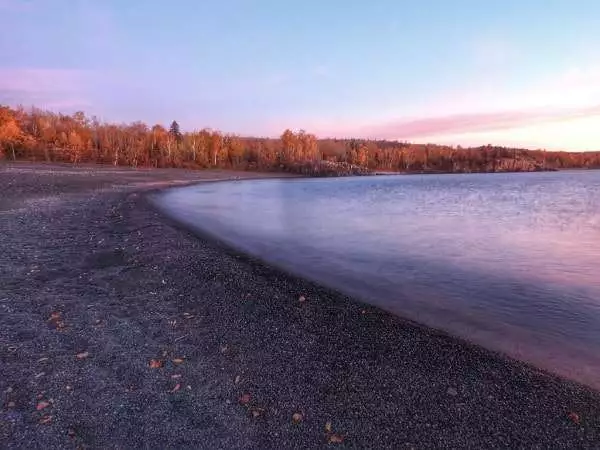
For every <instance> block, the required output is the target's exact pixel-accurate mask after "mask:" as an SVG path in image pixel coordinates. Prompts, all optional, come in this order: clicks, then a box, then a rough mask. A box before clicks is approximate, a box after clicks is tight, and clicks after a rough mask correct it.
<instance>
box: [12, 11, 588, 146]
mask: <svg viewBox="0 0 600 450" xmlns="http://www.w3.org/2000/svg"><path fill="white" fill-rule="evenodd" d="M0 104H9V105H12V106H16V105H18V104H21V105H24V106H26V107H28V106H31V105H35V106H38V107H41V108H44V109H50V110H53V111H60V112H65V113H71V112H74V111H77V110H83V111H85V112H86V114H87V115H89V116H91V115H96V116H98V117H99V118H101V119H103V120H107V121H111V122H112V121H114V122H132V121H135V120H142V121H144V122H146V123H148V124H154V123H161V124H168V123H170V122H171V121H172V120H177V121H178V122H179V123H180V125H181V126H182V128H183V129H186V130H193V129H201V128H205V127H208V128H213V129H219V130H222V131H224V132H231V133H238V134H242V135H258V136H277V135H279V134H281V132H282V131H283V130H284V129H286V128H291V129H294V130H299V129H304V130H306V131H308V132H311V133H315V134H317V135H318V136H320V137H366V138H385V139H398V140H403V141H411V142H430V143H444V144H451V145H463V146H468V145H485V144H488V143H490V144H498V145H517V146H522V147H527V148H547V149H559V150H600V1H597V0H526V1H525V0H487V1H482V0H453V1H447V0H372V1H366V0H296V1H292V0H214V1H213V0H172V1H170V2H167V1H164V0H161V1H158V0H144V1H142V0H0Z"/></svg>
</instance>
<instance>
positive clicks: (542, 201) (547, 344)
mask: <svg viewBox="0 0 600 450" xmlns="http://www.w3.org/2000/svg"><path fill="white" fill-rule="evenodd" d="M160 201H161V204H162V205H163V207H164V208H166V209H167V210H168V211H169V212H170V213H171V214H174V215H176V216H178V217H179V218H180V219H181V220H184V221H186V222H189V223H191V224H193V225H195V226H198V227H200V228H202V229H205V230H208V231H210V232H211V233H214V234H216V235H218V236H219V237H220V238H221V239H224V240H226V241H228V242H230V243H231V244H233V245H235V246H237V247H239V248H242V249H243V250H245V251H247V252H250V253H252V254H255V255H258V256H260V257H262V258H263V259H265V260H267V261H269V262H271V263H275V264H278V265H280V266H282V267H284V268H286V269H288V270H291V271H293V272H295V273H298V274H300V275H303V276H306V277H310V278H312V279H314V280H317V281H319V282H321V283H323V284H326V285H328V286H331V287H334V288H337V289H339V290H341V291H344V292H346V293H348V294H351V295H354V296H357V297H360V298H362V299H363V300H365V301H367V302H370V303H372V304H375V305H378V306H381V307H383V308H385V309H387V310H389V311H392V312H394V313H396V314H399V315H401V316H404V317H408V318H410V319H413V320H417V321H419V322H421V323H424V324H427V325H430V326H433V327H436V328H440V329H443V330H446V331H449V332H450V333H452V334H455V335H459V336H462V337H464V338H466V339H468V340H470V341H473V342H477V343H479V344H482V345H484V346H486V347H489V348H493V349H497V350H501V351H504V352H506V353H508V354H510V355H512V356H514V357H517V358H520V359H523V360H527V361H529V362H532V363H534V364H537V365H538V366H541V367H544V368H546V369H550V370H553V371H555V372H558V373H561V374H563V375H566V376H569V377H572V378H575V379H578V380H580V381H583V382H586V383H588V384H591V385H594V386H596V387H600V171H589V172H554V173H531V174H482V175H439V176H438V175H425V176H417V175H414V176H389V177H362V178H345V179H309V180H265V181H242V182H224V183H213V184H205V185H201V186H195V187H190V188H183V189H178V190H172V191H169V192H167V193H165V194H163V195H162V197H161V199H160Z"/></svg>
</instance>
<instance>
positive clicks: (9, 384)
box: [0, 164, 600, 449]
mask: <svg viewBox="0 0 600 450" xmlns="http://www.w3.org/2000/svg"><path fill="white" fill-rule="evenodd" d="M235 176H240V177H261V176H263V175H260V174H251V173H241V174H240V173H231V172H225V171H218V172H211V171H207V172H189V171H180V170H156V171H148V170H143V171H135V170H129V169H118V170H115V169H114V168H110V167H109V168H102V167H93V166H88V167H84V168H73V167H71V166H62V167H60V166H46V165H38V166H33V165H30V164H15V165H2V166H0V189H1V192H2V195H1V196H0V230H1V231H2V236H1V239H0V280H1V282H0V393H1V395H2V396H1V397H0V442H1V445H0V447H2V448H5V447H6V448H77V447H78V446H80V447H83V448H140V447H145V448H177V449H181V448H211V449H212V448H319V447H325V446H328V445H329V446H331V447H340V448H342V447H348V448H496V447H504V448H506V447H509V448H520V447H526V448H529V447H542V448H548V447H552V448H575V447H576V448H598V447H600V431H599V430H600V394H598V393H597V392H594V391H592V390H590V389H588V388H586V387H584V386H581V385H578V384H576V383H573V382H570V381H567V380H563V379H559V378H557V377H554V376H552V375H549V374H546V373H544V372H542V371H539V370H537V369H535V368H532V367H530V366H527V365H525V364H522V363H519V362H517V361H514V360H511V359H508V358H505V357H503V356H502V355H499V354H496V353H493V352H490V351H487V350H485V349H482V348H480V347H477V346H474V345H471V344H469V343H467V342H464V341H462V340H459V339H455V338H453V337H450V336H448V335H446V334H444V333H440V332H437V331H434V330H431V329H427V328H424V327H421V326H419V325H416V324H413V323H410V322H408V321H406V320H403V319H401V318H399V317H396V316H393V315H391V314H388V313H386V312H383V311H381V310H378V309H377V308H374V307H371V306H367V305H364V304H361V303H360V302H356V301H354V300H352V299H349V298H347V297H345V296H343V295H340V294H337V293H335V292H332V291H330V290H327V289H324V288H321V287H319V286H317V285H315V284H313V283H311V282H308V281H305V280H302V279H299V278H297V277H294V276H291V275H289V274H286V273H283V272H281V271H279V270H276V269H274V268H270V267H268V266H266V265H264V264H262V263H261V262H259V261H257V260H255V259H253V258H251V257H248V256H245V255H242V254H239V253H238V252H236V251H235V250H233V249H230V248H227V247H225V246H223V245H221V244H219V243H217V242H215V241H212V240H210V239H209V238H207V237H205V236H201V235H197V234H193V233H192V232H190V231H188V230H186V229H185V227H183V226H181V225H179V224H178V223H176V222H175V221H174V220H172V219H169V218H167V217H164V216H163V215H162V214H160V213H159V212H158V211H157V210H155V209H154V208H153V206H152V205H151V203H150V202H149V201H148V199H147V193H148V192H151V191H152V190H155V189H158V188H164V187H168V186H170V185H173V184H185V183H190V182H195V181H202V180H216V179H229V178H231V177H235ZM301 299H303V300H304V301H301ZM151 366H156V367H155V368H153V367H151ZM295 413H297V414H298V415H296V416H295V418H296V419H297V420H296V421H295V420H294V414H295ZM296 422H297V423H296ZM329 424H330V425H329ZM340 440H341V441H342V442H337V441H340ZM331 441H332V442H331Z"/></svg>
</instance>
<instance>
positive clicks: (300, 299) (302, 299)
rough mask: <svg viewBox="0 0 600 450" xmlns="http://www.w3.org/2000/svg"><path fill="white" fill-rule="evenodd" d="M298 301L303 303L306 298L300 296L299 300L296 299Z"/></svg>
mask: <svg viewBox="0 0 600 450" xmlns="http://www.w3.org/2000/svg"><path fill="white" fill-rule="evenodd" d="M298 301H299V302H300V303H304V302H305V301H306V297H305V296H304V295H301V296H300V298H299V299H298Z"/></svg>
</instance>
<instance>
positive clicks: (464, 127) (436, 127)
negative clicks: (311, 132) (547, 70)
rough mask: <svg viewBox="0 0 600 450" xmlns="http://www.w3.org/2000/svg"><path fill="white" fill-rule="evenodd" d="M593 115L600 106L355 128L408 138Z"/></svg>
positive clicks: (456, 116) (364, 133) (378, 136)
mask: <svg viewBox="0 0 600 450" xmlns="http://www.w3.org/2000/svg"><path fill="white" fill-rule="evenodd" d="M597 115H600V105H597V106H586V107H580V108H555V109H541V108H535V109H529V110H520V111H499V112H489V113H479V114H478V113H467V114H454V115H447V116H438V117H428V118H419V119H412V120H399V121H396V122H390V123H387V124H383V125H375V126H370V127H364V128H362V129H360V130H356V131H358V134H359V135H361V136H365V137H369V138H375V139H401V140H412V139H419V138H424V137H434V136H440V135H450V134H459V133H472V132H481V131H493V130H505V129H510V128H517V127H522V126H526V125H532V124H536V123H547V122H560V121H564V120H570V119H577V118H582V117H589V116H597Z"/></svg>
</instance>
